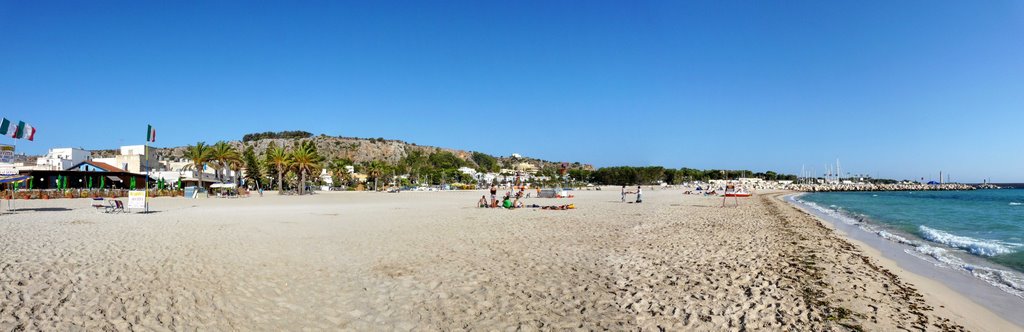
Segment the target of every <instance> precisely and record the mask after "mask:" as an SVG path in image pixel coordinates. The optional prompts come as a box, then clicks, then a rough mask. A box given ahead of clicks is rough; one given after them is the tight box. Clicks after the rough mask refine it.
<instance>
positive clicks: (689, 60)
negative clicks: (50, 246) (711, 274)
mask: <svg viewBox="0 0 1024 332" xmlns="http://www.w3.org/2000/svg"><path fill="white" fill-rule="evenodd" d="M0 116H3V117H6V118H8V119H12V120H15V121H25V122H27V123H29V124H31V125H33V126H35V127H36V128H37V130H38V131H37V134H36V135H37V138H36V141H34V142H27V141H24V140H19V141H17V142H16V143H17V149H18V152H25V153H29V154H43V153H45V152H46V150H47V149H48V148H54V147H68V146H70V147H83V148H86V149H101V148H115V147H117V146H120V145H132V144H143V143H144V140H145V136H144V131H145V128H146V125H147V124H152V125H153V126H154V127H155V128H156V129H157V133H158V134H157V137H158V140H157V142H156V144H155V145H157V146H180V145H187V144H194V143H195V142H197V141H205V142H208V143H211V142H215V141H218V140H237V139H240V138H241V136H242V135H244V134H246V133H252V132H263V131H280V130H305V131H309V132H312V133H315V134H327V135H332V136H335V135H340V136H355V137H384V138H388V139H400V140H405V141H408V142H413V143H417V144H420V145H435V146H443V147H451V148H459V149H466V150H473V151H481V152H485V153H489V154H493V155H503V156H507V155H510V154H512V153H520V154H523V155H527V156H532V157H537V158H542V159H547V160H552V161H580V162H584V163H590V164H593V165H595V166H599V167H600V166H615V165H634V166H645V165H661V166H666V167H673V168H677V167H692V168H725V169H750V170H754V171H766V170H774V171H778V172H784V173H793V174H795V173H798V172H800V170H801V168H802V167H803V168H805V169H807V170H815V171H816V172H817V173H819V174H820V173H823V172H824V169H825V165H826V164H827V163H830V162H834V161H835V160H836V159H839V160H840V163H841V164H842V167H843V169H844V173H845V172H851V173H852V174H871V175H873V176H880V177H884V178H896V179H919V178H922V177H925V178H928V179H935V178H937V177H938V172H939V171H944V172H945V173H946V174H950V175H951V176H952V179H953V180H954V181H963V182H973V181H981V180H982V179H985V178H991V179H992V180H993V181H995V182H1024V153H1022V152H1024V131H1022V129H1021V128H1022V126H1021V124H1024V2H1021V1H843V2H840V1H739V2H735V1H421V2H413V1H351V2H348V1H301V2H295V1H282V2H270V1H265V2H264V1H261V2H250V1H242V2H231V1H194V2H190V1H124V2H118V1H70V2H60V1H11V0H0ZM11 142H13V140H12V139H10V138H4V137H0V143H4V144H10V143H11Z"/></svg>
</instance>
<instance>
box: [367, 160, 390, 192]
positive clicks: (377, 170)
mask: <svg viewBox="0 0 1024 332" xmlns="http://www.w3.org/2000/svg"><path fill="white" fill-rule="evenodd" d="M363 171H364V172H366V176H369V177H371V178H373V190H374V191H377V188H378V187H377V179H379V178H380V177H381V176H382V175H384V173H385V172H386V171H387V165H385V164H384V162H382V161H380V160H373V161H370V162H367V163H365V164H363Z"/></svg>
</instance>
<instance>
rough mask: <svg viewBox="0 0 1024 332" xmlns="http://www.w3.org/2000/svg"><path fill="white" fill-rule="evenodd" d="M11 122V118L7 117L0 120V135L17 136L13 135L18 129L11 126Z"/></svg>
mask: <svg viewBox="0 0 1024 332" xmlns="http://www.w3.org/2000/svg"><path fill="white" fill-rule="evenodd" d="M11 124H12V123H11V120H7V118H4V121H3V122H0V135H4V136H9V137H12V138H17V137H15V136H14V134H16V133H17V131H18V129H17V127H15V126H12V125H11Z"/></svg>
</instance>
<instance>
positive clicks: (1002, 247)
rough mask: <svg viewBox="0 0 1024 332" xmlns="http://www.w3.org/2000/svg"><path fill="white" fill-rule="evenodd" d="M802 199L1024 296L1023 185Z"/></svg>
mask: <svg viewBox="0 0 1024 332" xmlns="http://www.w3.org/2000/svg"><path fill="white" fill-rule="evenodd" d="M799 199H800V200H802V201H804V202H810V203H813V204H812V205H814V206H815V208H817V209H819V210H822V211H827V212H829V213H834V214H836V215H838V216H841V217H843V220H846V221H848V222H849V223H851V224H858V225H861V228H864V229H866V230H868V231H870V232H873V233H876V234H878V235H879V236H882V237H885V238H887V239H889V240H892V241H896V242H901V243H904V244H907V245H910V246H912V247H913V248H914V249H913V251H914V252H915V253H917V254H920V255H921V256H923V257H928V258H932V259H935V260H937V261H939V262H942V263H945V264H948V265H951V266H954V267H959V268H962V269H965V270H968V271H970V272H972V273H973V274H975V275H977V276H979V277H982V278H985V279H986V280H989V281H990V282H993V283H994V284H999V285H1000V286H1001V287H1004V286H1005V287H1007V288H1009V290H1010V291H1015V293H1018V295H1024V278H1022V275H1024V274H1022V272H1024V189H997V190H973V191H941V192H939V191H936V192H932V191H918V192H908V191H902V192H843V193H811V194H807V195H803V196H801V197H800V198H799ZM986 262H987V263H995V264H996V265H988V264H984V263H986ZM979 263H981V264H979Z"/></svg>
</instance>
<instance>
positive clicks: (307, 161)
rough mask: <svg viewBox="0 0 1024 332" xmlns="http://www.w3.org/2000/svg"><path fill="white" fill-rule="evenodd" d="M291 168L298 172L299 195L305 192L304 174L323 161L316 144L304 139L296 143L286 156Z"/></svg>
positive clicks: (316, 167)
mask: <svg viewBox="0 0 1024 332" xmlns="http://www.w3.org/2000/svg"><path fill="white" fill-rule="evenodd" d="M288 161H289V164H291V168H292V169H293V170H295V171H296V172H298V173H299V195H303V194H305V193H306V174H308V173H310V172H313V171H315V170H317V169H319V168H320V167H321V166H322V165H323V162H324V157H323V156H320V153H319V152H317V151H316V145H315V144H313V142H312V141H305V142H302V143H299V144H296V146H295V148H294V149H292V153H291V155H289V158H288Z"/></svg>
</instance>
